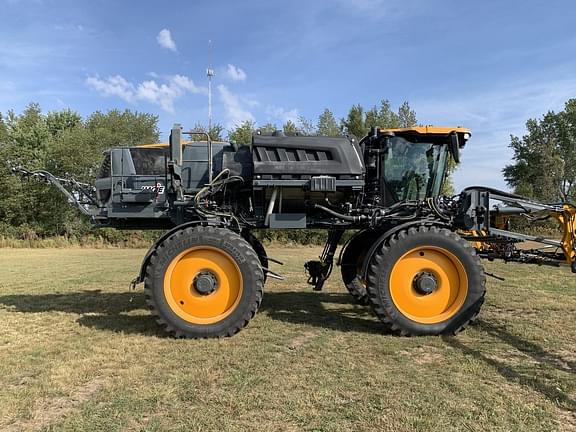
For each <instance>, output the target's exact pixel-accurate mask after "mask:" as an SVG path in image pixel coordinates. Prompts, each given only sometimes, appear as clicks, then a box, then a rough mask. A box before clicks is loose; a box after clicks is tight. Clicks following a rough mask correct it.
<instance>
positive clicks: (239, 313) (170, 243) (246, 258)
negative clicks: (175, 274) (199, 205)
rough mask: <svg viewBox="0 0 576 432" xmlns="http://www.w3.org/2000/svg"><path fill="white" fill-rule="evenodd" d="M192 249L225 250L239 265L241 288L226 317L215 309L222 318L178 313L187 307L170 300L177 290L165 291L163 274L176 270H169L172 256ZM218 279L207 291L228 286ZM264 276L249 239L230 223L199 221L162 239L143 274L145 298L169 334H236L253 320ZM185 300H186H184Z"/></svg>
mask: <svg viewBox="0 0 576 432" xmlns="http://www.w3.org/2000/svg"><path fill="white" fill-rule="evenodd" d="M189 250H191V251H195V252H192V253H198V254H200V256H201V257H208V256H209V255H207V254H204V255H202V253H203V251H204V250H206V251H209V252H208V253H213V254H216V256H220V254H221V255H222V256H223V257H225V258H223V259H224V260H226V262H227V263H228V265H229V266H232V267H233V268H234V272H233V273H235V274H236V275H237V279H236V281H237V282H238V283H237V284H236V285H237V287H236V288H237V290H238V292H237V293H236V294H237V295H236V297H235V298H236V300H235V303H234V304H233V305H232V306H230V307H229V309H228V310H226V312H225V314H227V315H226V316H223V315H224V314H221V315H222V316H223V318H222V319H219V316H221V315H216V317H215V318H214V319H216V320H217V321H215V322H210V323H198V322H194V321H195V318H194V316H192V318H191V319H185V318H183V317H182V316H181V315H179V313H180V314H182V313H183V312H182V310H179V309H180V308H179V307H178V306H177V303H176V307H174V306H171V305H170V302H171V301H172V304H175V302H174V301H173V300H174V297H173V298H172V299H171V300H169V299H168V297H167V296H168V295H170V296H172V294H165V291H166V289H165V287H164V279H165V275H166V272H167V271H170V273H169V275H168V276H167V277H170V278H172V273H171V272H172V271H173V270H169V268H172V269H174V268H175V267H174V264H173V262H179V261H178V260H179V259H181V258H179V257H187V256H188V255H183V254H187V253H189V252H188V251H189ZM198 251H199V252H198ZM183 262H184V261H183ZM171 265H172V267H171ZM182 265H183V266H186V265H188V264H187V263H184V264H182ZM221 269H222V268H221ZM203 272H205V270H202V272H201V273H203ZM198 274H200V273H197V274H196V276H195V277H194V280H193V281H192V280H190V288H189V289H190V290H192V289H193V286H195V285H192V283H193V284H196V279H197V277H198ZM222 274H226V273H222ZM190 277H191V276H190ZM190 277H188V276H186V277H185V278H182V279H183V280H184V281H185V282H184V283H182V284H181V285H182V286H184V287H185V286H186V284H187V283H188V282H187V281H188V280H189V279H190ZM170 281H171V283H172V281H173V279H170ZM214 281H215V283H214V285H215V286H214V287H212V289H213V291H211V292H210V293H208V295H212V294H215V293H217V290H218V289H224V288H221V287H220V286H219V285H218V282H216V281H217V278H216V277H214ZM231 281H233V279H231ZM263 281H264V275H263V273H262V268H261V266H260V262H259V260H258V256H257V255H256V252H254V250H253V249H252V247H251V246H250V244H249V243H248V242H247V241H246V240H244V239H243V238H242V237H240V236H239V235H238V234H236V233H234V232H232V231H230V230H227V229H222V228H213V227H201V226H200V227H193V228H185V229H183V230H181V231H178V232H176V233H174V234H173V235H171V236H170V237H168V238H167V239H166V240H164V241H163V242H162V243H161V244H160V246H159V247H158V248H157V250H156V251H155V252H154V253H153V255H152V256H151V257H150V262H149V264H148V267H147V269H146V278H145V280H144V292H145V295H146V303H147V304H148V306H149V308H150V310H151V312H152V314H153V315H154V316H155V317H156V321H157V322H158V324H160V325H161V326H162V327H163V328H164V329H165V330H166V331H167V332H168V333H169V334H170V335H172V336H175V337H179V338H211V337H221V336H232V335H234V334H235V333H237V332H238V331H240V330H241V329H242V328H243V327H245V326H246V325H247V324H248V322H249V321H250V319H252V317H253V316H254V315H255V314H256V312H257V310H258V308H259V307H260V303H261V302H262V296H263V292H264V290H263V284H264V282H263ZM229 285H230V286H232V285H233V283H232V282H230V284H229ZM170 286H171V285H170ZM222 286H224V285H222ZM240 287H241V289H240ZM171 289H172V288H169V292H172V291H171ZM200 294H202V293H199V292H194V293H192V294H191V297H192V296H193V295H195V296H196V297H198V296H199V295H200ZM182 295H183V296H184V295H186V294H182ZM180 303H181V304H182V305H183V304H184V302H183V301H181V302H180ZM183 308H184V306H182V309H183ZM210 319H212V318H210Z"/></svg>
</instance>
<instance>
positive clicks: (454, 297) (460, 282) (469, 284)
mask: <svg viewBox="0 0 576 432" xmlns="http://www.w3.org/2000/svg"><path fill="white" fill-rule="evenodd" d="M417 251H418V252H417ZM424 251H429V252H427V255H425V253H424ZM416 253H418V254H419V256H421V257H422V261H417V263H418V264H412V263H414V258H413V256H414V255H412V254H416ZM435 255H439V256H440V257H442V256H443V257H444V258H440V259H438V258H435ZM406 257H408V258H406ZM405 258H406V260H408V259H411V260H412V261H411V262H410V263H407V261H406V260H405V261H404V263H405V264H403V265H406V266H411V267H396V272H397V273H394V274H395V277H396V279H394V281H396V282H398V281H399V280H400V281H401V283H395V284H394V286H392V283H391V279H392V274H393V270H394V268H395V266H396V265H397V263H399V262H402V260H404V259H405ZM426 260H429V261H426ZM446 260H447V261H446ZM421 262H422V263H432V264H430V267H422V270H419V273H417V274H416V276H413V274H414V273H413V272H416V271H417V269H418V268H419V265H420V264H419V263H421ZM434 263H436V265H438V266H439V267H438V268H442V269H443V270H444V269H445V268H444V267H441V264H442V265H445V266H446V267H450V266H454V269H455V270H451V272H452V273H450V274H452V275H456V276H454V277H453V279H450V280H449V279H448V278H447V277H446V278H445V279H444V280H446V281H450V282H443V281H442V279H441V277H440V276H438V278H439V279H440V281H439V282H438V285H436V284H435V283H434V282H433V288H432V290H433V291H432V292H430V293H422V292H418V290H420V289H422V288H421V286H420V285H417V284H418V280H417V279H416V278H418V277H421V275H423V274H425V275H430V274H434V271H433V270H430V271H428V268H432V266H433V265H435V264H434ZM438 263H440V264H438ZM405 269H409V270H405ZM445 270H446V273H445V274H446V275H448V274H449V269H447V268H446V269H445ZM464 274H465V277H464V276H463V275H464ZM433 279H434V280H435V279H436V276H433ZM453 281H457V283H451V282H453ZM442 286H446V287H448V288H447V289H448V290H457V291H449V293H450V296H449V297H448V298H449V300H447V301H446V306H445V307H446V308H447V309H445V310H444V312H439V313H438V315H434V316H432V317H428V316H425V315H426V314H427V313H428V311H427V310H426V306H421V305H426V304H427V303H426V301H427V300H424V303H418V302H420V301H421V300H422V299H421V298H422V297H424V296H426V295H428V294H436V292H438V293H439V292H440V289H445V288H441V287H442ZM464 287H465V288H464ZM437 288H438V290H437V291H436V289H437ZM393 290H394V292H396V293H399V295H398V297H397V298H396V301H395V299H394V297H393V292H392V291H393ZM408 291H410V292H409V293H408V294H406V293H407V292H408ZM454 292H457V293H458V294H453V293H454ZM444 293H446V291H444ZM485 293H486V276H485V274H484V269H483V267H482V265H481V263H480V258H479V257H478V256H477V255H476V252H475V251H474V249H473V248H472V246H471V245H470V243H468V242H467V241H465V240H464V239H462V238H461V237H459V236H458V235H456V234H454V233H453V232H451V231H449V230H447V229H443V228H438V227H424V226H421V227H418V228H410V229H408V230H407V231H400V232H399V233H397V234H396V235H394V236H392V237H391V238H390V239H388V240H387V241H385V242H384V244H383V245H382V247H381V248H380V249H379V250H377V251H376V252H375V253H374V255H373V256H372V258H371V261H370V265H369V271H368V294H369V296H370V303H371V304H372V307H373V309H374V311H375V313H376V315H377V316H378V317H379V318H380V319H381V320H382V322H383V323H384V324H386V325H387V326H388V327H389V329H390V330H391V331H392V332H394V333H397V334H400V335H403V336H410V335H440V334H456V333H458V332H459V331H461V330H463V329H464V328H465V327H466V326H467V325H468V324H469V323H471V322H472V321H473V320H474V319H475V318H476V317H477V315H478V313H479V312H480V308H481V307H482V303H483V302H484V295H485ZM438 295H440V294H438ZM404 296H406V297H409V298H418V302H415V303H414V304H415V305H416V306H410V307H413V308H415V309H416V310H418V308H421V309H420V310H419V313H420V311H421V315H420V316H416V317H415V316H414V315H409V313H407V312H406V311H405V310H403V309H402V305H401V301H400V300H401V299H400V297H404ZM430 299H432V298H430ZM410 301H411V300H410ZM397 303H398V304H397ZM399 305H400V306H399ZM410 307H408V308H407V309H409V308H410ZM441 307H444V306H443V305H442V306H441ZM412 310H414V309H412ZM442 310H443V309H441V311H442ZM421 317H423V318H421ZM436 319H437V321H436Z"/></svg>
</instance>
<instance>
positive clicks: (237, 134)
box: [228, 120, 255, 146]
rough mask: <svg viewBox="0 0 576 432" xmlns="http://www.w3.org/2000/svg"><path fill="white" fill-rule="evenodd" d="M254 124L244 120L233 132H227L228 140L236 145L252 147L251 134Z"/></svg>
mask: <svg viewBox="0 0 576 432" xmlns="http://www.w3.org/2000/svg"><path fill="white" fill-rule="evenodd" d="M254 127H255V125H254V122H252V121H250V120H246V121H244V122H242V123H241V124H240V125H238V126H236V128H234V129H233V130H231V131H229V132H228V140H229V141H230V142H231V143H234V144H236V145H239V146H240V145H246V146H249V145H252V134H253V133H254Z"/></svg>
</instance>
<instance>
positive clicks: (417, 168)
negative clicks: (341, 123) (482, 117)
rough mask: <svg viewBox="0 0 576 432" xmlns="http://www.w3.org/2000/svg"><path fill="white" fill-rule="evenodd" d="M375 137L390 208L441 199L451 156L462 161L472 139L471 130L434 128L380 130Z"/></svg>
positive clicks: (387, 202)
mask: <svg viewBox="0 0 576 432" xmlns="http://www.w3.org/2000/svg"><path fill="white" fill-rule="evenodd" d="M375 134H376V137H375V140H376V143H377V147H378V148H379V149H380V155H381V160H380V161H379V162H380V163H379V164H378V167H379V169H380V170H381V172H380V176H379V178H380V182H381V192H382V195H383V197H382V198H383V201H384V202H383V204H384V205H386V206H389V205H392V204H395V203H397V202H402V201H424V200H425V199H426V198H434V197H437V196H439V195H440V193H441V191H442V185H443V184H444V180H445V178H446V174H447V170H448V167H449V157H452V159H454V160H455V161H456V162H458V161H459V151H460V149H461V148H462V147H464V145H465V144H466V141H467V140H468V139H469V138H470V131H469V130H468V129H464V128H444V127H442V128H440V127H432V126H423V127H415V128H404V129H378V130H376V131H375Z"/></svg>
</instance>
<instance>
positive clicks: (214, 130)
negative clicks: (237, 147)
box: [191, 123, 224, 141]
mask: <svg viewBox="0 0 576 432" xmlns="http://www.w3.org/2000/svg"><path fill="white" fill-rule="evenodd" d="M207 129H208V128H207V127H206V126H204V125H203V124H201V123H196V124H195V125H194V127H193V128H192V131H193V132H202V133H204V132H208V135H210V139H211V140H212V141H224V126H222V125H221V124H219V123H215V124H213V125H212V126H210V130H207ZM191 139H192V141H206V137H205V136H204V135H192V137H191Z"/></svg>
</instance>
